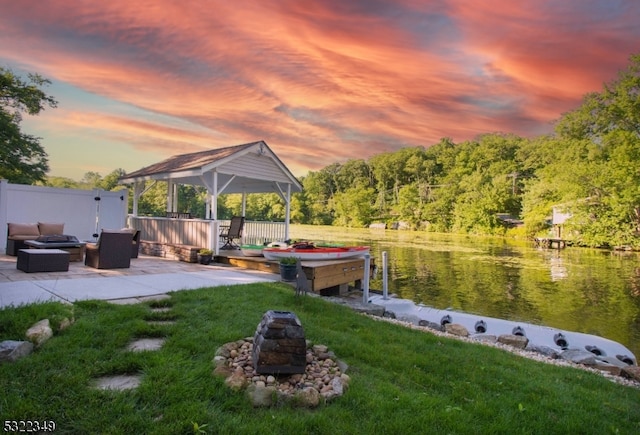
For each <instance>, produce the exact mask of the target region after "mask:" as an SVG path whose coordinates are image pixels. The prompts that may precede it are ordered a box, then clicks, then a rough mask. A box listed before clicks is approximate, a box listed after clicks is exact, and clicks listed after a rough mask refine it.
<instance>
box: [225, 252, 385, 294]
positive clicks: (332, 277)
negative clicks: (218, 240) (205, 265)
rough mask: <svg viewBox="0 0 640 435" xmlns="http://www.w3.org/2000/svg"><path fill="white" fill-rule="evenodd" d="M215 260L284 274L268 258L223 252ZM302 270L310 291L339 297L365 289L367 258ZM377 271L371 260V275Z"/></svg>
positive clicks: (313, 263) (307, 264) (316, 263)
mask: <svg viewBox="0 0 640 435" xmlns="http://www.w3.org/2000/svg"><path fill="white" fill-rule="evenodd" d="M215 261H216V262H217V263H221V264H229V265H231V266H236V267H242V268H245V269H252V270H259V271H262V272H269V273H277V274H279V273H280V265H279V263H278V262H277V261H271V260H267V259H266V258H264V257H245V256H243V255H242V253H241V252H239V251H236V250H234V251H226V252H223V251H221V252H220V255H218V256H217V257H215ZM301 264H302V270H303V271H304V274H305V275H306V277H307V279H308V280H309V285H310V289H309V290H310V291H312V292H314V293H318V294H320V295H322V296H335V295H339V294H344V293H346V292H347V291H348V289H349V285H352V286H353V287H354V288H356V289H362V281H363V280H364V276H365V275H364V258H348V259H344V260H321V261H320V260H318V261H302V262H301ZM373 268H374V261H373V258H371V261H370V270H369V276H371V273H372V271H373Z"/></svg>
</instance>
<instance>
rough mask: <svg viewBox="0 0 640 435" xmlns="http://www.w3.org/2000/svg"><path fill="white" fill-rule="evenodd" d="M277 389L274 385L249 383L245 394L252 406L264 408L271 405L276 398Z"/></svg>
mask: <svg viewBox="0 0 640 435" xmlns="http://www.w3.org/2000/svg"><path fill="white" fill-rule="evenodd" d="M277 392H278V390H277V389H276V387H274V386H265V385H264V384H263V385H257V384H255V385H250V386H249V387H248V388H247V396H249V401H251V404H252V405H253V407H254V408H266V407H269V406H272V405H273V403H274V400H275V399H276V398H277Z"/></svg>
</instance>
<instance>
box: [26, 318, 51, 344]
mask: <svg viewBox="0 0 640 435" xmlns="http://www.w3.org/2000/svg"><path fill="white" fill-rule="evenodd" d="M25 335H26V336H27V340H29V341H30V342H32V343H33V344H34V345H35V346H36V347H39V346H42V344H44V343H45V342H46V341H47V340H49V339H50V338H51V337H53V330H52V329H51V326H50V324H49V319H44V320H41V321H39V322H38V323H36V324H34V325H33V326H32V327H31V328H29V329H27V332H26V334H25Z"/></svg>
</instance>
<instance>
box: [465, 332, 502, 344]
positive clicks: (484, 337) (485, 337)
mask: <svg viewBox="0 0 640 435" xmlns="http://www.w3.org/2000/svg"><path fill="white" fill-rule="evenodd" d="M471 338H473V339H474V340H477V341H481V342H483V343H495V342H496V341H498V337H496V336H495V335H492V334H473V335H472V336H471Z"/></svg>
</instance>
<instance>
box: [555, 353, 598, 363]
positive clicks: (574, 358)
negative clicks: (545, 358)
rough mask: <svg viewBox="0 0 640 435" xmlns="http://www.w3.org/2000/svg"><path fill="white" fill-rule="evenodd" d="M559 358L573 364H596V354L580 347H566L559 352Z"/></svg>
mask: <svg viewBox="0 0 640 435" xmlns="http://www.w3.org/2000/svg"><path fill="white" fill-rule="evenodd" d="M560 358H562V359H564V360H567V361H571V362H572V363H574V364H584V365H589V366H593V365H595V364H596V356H595V355H594V354H593V353H591V352H588V351H586V350H582V349H567V350H565V351H563V352H561V353H560Z"/></svg>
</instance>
